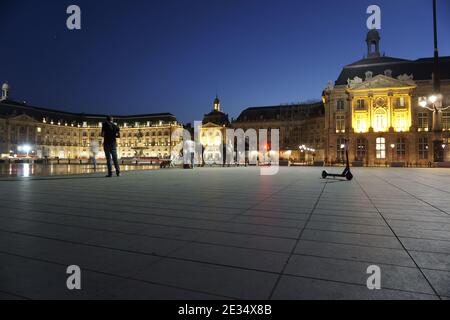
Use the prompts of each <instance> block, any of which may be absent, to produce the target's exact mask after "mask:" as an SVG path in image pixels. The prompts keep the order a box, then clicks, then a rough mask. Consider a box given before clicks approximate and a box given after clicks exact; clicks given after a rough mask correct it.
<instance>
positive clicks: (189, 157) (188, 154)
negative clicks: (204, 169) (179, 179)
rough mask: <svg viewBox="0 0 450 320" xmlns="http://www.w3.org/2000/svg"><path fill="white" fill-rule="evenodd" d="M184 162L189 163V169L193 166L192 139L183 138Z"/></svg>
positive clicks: (193, 151)
mask: <svg viewBox="0 0 450 320" xmlns="http://www.w3.org/2000/svg"><path fill="white" fill-rule="evenodd" d="M183 149H184V150H183V153H184V164H185V165H190V168H191V169H194V166H195V142H194V141H192V140H185V141H184V146H183Z"/></svg>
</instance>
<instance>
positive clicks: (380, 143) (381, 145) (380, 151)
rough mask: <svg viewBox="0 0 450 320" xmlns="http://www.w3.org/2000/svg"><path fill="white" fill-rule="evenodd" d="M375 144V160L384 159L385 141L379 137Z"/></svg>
mask: <svg viewBox="0 0 450 320" xmlns="http://www.w3.org/2000/svg"><path fill="white" fill-rule="evenodd" d="M376 142H377V143H376V151H377V159H386V139H385V138H382V137H380V138H377V141H376Z"/></svg>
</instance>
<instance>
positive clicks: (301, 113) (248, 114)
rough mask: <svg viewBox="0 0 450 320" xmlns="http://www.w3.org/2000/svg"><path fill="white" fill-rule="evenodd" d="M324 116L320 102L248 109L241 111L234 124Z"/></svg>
mask: <svg viewBox="0 0 450 320" xmlns="http://www.w3.org/2000/svg"><path fill="white" fill-rule="evenodd" d="M323 114H324V106H323V103H322V102H314V103H298V104H290V105H278V106H266V107H250V108H247V109H245V110H244V111H242V113H241V114H240V115H239V117H238V118H237V119H236V121H235V122H236V123H239V122H247V121H272V120H302V119H306V118H310V117H317V116H321V115H323Z"/></svg>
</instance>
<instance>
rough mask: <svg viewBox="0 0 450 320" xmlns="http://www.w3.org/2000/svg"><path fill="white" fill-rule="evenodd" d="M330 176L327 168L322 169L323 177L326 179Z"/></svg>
mask: <svg viewBox="0 0 450 320" xmlns="http://www.w3.org/2000/svg"><path fill="white" fill-rule="evenodd" d="M327 177H328V172H326V171H325V170H324V171H322V179H326V178H327Z"/></svg>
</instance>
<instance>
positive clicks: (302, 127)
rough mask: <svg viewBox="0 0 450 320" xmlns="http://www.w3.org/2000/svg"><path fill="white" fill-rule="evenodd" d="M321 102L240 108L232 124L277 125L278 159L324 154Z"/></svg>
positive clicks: (242, 126)
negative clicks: (278, 139) (240, 111)
mask: <svg viewBox="0 0 450 320" xmlns="http://www.w3.org/2000/svg"><path fill="white" fill-rule="evenodd" d="M324 125H325V122H324V106H323V104H322V103H321V102H317V103H310V104H291V105H279V106H268V107H252V108H247V109H246V110H244V111H243V112H242V113H241V114H240V115H239V117H238V118H237V119H236V121H234V122H233V124H232V126H233V128H235V129H243V130H244V131H246V130H248V129H255V130H257V131H258V130H259V129H266V130H267V132H268V144H269V145H270V144H271V141H270V138H271V134H270V132H271V129H279V133H280V143H279V149H280V159H281V160H292V161H314V160H321V159H323V158H324Z"/></svg>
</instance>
